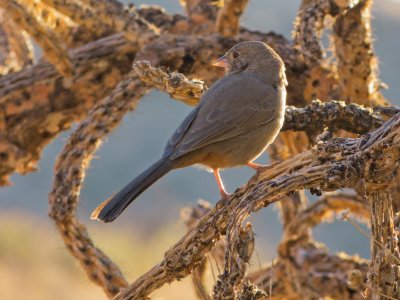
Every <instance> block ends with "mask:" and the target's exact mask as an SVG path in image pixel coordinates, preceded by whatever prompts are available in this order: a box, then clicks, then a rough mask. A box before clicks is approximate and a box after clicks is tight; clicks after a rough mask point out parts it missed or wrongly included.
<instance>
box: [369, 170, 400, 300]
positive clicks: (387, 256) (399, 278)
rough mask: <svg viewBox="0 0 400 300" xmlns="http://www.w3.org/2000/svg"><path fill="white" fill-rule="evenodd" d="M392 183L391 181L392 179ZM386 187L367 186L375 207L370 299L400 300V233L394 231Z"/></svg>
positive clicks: (391, 210) (372, 227) (392, 214)
mask: <svg viewBox="0 0 400 300" xmlns="http://www.w3.org/2000/svg"><path fill="white" fill-rule="evenodd" d="M388 181H390V177H389V178H388ZM385 185H386V187H387V184H385V183H383V184H382V183H377V184H375V183H369V184H367V199H368V202H369V204H370V205H371V211H372V214H371V231H372V236H371V264H370V268H369V272H368V282H367V297H368V299H373V300H377V299H382V298H387V299H400V273H399V269H400V251H399V250H400V249H399V238H400V232H398V231H397V230H396V229H395V227H394V222H393V221H394V213H393V205H392V196H391V194H390V193H389V191H388V190H387V189H386V188H385Z"/></svg>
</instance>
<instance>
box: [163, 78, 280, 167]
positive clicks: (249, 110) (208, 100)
mask: <svg viewBox="0 0 400 300" xmlns="http://www.w3.org/2000/svg"><path fill="white" fill-rule="evenodd" d="M227 77H229V75H228V76H226V77H224V79H225V78H226V79H225V80H222V81H221V82H219V83H218V84H216V87H215V88H214V89H213V86H212V87H211V88H210V89H209V90H208V91H207V93H206V94H205V95H204V96H203V98H202V100H201V102H200V104H199V106H198V108H197V111H196V112H194V111H193V112H192V113H191V114H190V115H189V116H188V117H187V118H186V119H185V121H184V122H183V123H182V125H181V126H180V128H178V130H177V132H180V135H179V139H177V138H176V137H178V135H177V133H175V134H174V136H175V138H174V136H173V138H171V140H172V142H171V144H169V145H170V146H169V147H168V146H167V148H168V149H169V155H171V158H172V159H174V158H177V157H179V156H182V155H184V154H186V153H189V152H191V151H194V150H197V149H200V148H202V147H205V146H207V145H210V144H213V143H216V142H220V141H223V140H227V139H230V138H232V137H235V136H238V135H240V134H243V133H245V132H248V131H250V130H252V129H255V128H257V127H259V126H261V125H263V124H268V123H270V122H272V121H273V120H275V118H276V116H277V113H276V109H277V105H276V104H277V97H278V95H277V91H276V90H275V89H274V88H273V87H272V86H268V85H266V84H264V83H262V82H260V81H259V80H257V79H256V78H253V77H249V76H237V75H236V76H232V77H231V78H227ZM173 143H174V145H173Z"/></svg>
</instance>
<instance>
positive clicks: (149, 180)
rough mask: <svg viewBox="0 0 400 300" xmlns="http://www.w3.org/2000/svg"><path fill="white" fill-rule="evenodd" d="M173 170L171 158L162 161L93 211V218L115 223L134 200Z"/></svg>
mask: <svg viewBox="0 0 400 300" xmlns="http://www.w3.org/2000/svg"><path fill="white" fill-rule="evenodd" d="M171 170H172V164H171V161H170V160H169V158H162V159H160V160H159V161H157V162H156V163H155V164H153V165H152V166H151V167H150V168H148V169H147V170H146V171H144V172H143V173H142V174H140V175H139V176H137V177H136V178H135V179H133V180H132V181H131V182H130V183H128V184H127V185H126V186H125V187H124V188H123V189H122V190H120V191H119V192H118V193H117V194H116V195H115V196H113V197H110V198H108V199H107V200H105V201H104V202H103V203H101V204H100V205H99V206H98V207H97V208H96V209H95V210H94V211H93V213H92V216H91V218H92V219H97V220H101V221H104V222H112V221H114V220H115V219H116V218H117V217H118V216H119V215H120V214H121V213H122V212H123V211H124V209H125V208H126V207H127V206H128V205H129V204H130V203H131V202H132V201H133V200H135V199H136V198H137V197H138V196H139V195H140V194H141V193H143V192H144V191H145V190H147V189H148V188H149V187H150V186H151V185H152V184H153V183H154V182H156V181H157V180H158V179H160V178H161V177H162V176H164V175H165V174H167V173H168V172H169V171H171Z"/></svg>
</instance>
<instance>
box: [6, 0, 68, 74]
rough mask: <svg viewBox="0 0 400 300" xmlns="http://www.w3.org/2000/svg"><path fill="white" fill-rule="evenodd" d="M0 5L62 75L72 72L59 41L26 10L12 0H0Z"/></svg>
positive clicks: (66, 55)
mask: <svg viewBox="0 0 400 300" xmlns="http://www.w3.org/2000/svg"><path fill="white" fill-rule="evenodd" d="M0 6H1V7H2V8H3V9H4V11H5V12H6V13H7V16H9V17H10V18H12V20H13V21H14V23H15V24H17V25H18V26H20V27H21V29H22V30H25V31H27V32H28V33H29V34H30V35H31V36H32V37H33V38H34V39H35V41H36V43H38V45H39V46H40V47H41V48H42V49H43V52H44V55H45V56H46V58H47V59H48V60H49V61H50V62H51V63H53V64H54V66H55V67H56V69H57V70H58V71H59V72H60V73H61V74H62V75H64V76H67V77H69V76H71V75H72V74H73V65H72V62H71V59H70V58H69V56H68V54H67V52H66V50H65V49H64V48H63V47H62V43H61V41H59V40H58V39H57V37H56V36H55V35H54V34H53V33H52V32H50V31H48V30H47V29H46V28H44V27H43V26H42V25H40V23H39V22H38V21H37V20H36V19H35V18H34V17H32V16H31V15H30V14H29V13H28V11H27V10H26V9H25V8H24V7H23V6H21V5H20V4H18V3H17V2H15V1H14V0H1V1H0Z"/></svg>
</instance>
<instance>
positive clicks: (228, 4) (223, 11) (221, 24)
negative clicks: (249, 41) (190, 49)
mask: <svg viewBox="0 0 400 300" xmlns="http://www.w3.org/2000/svg"><path fill="white" fill-rule="evenodd" d="M248 2H249V1H248V0H224V1H223V6H222V8H220V9H219V11H218V14H217V21H216V22H217V23H216V27H217V31H218V33H219V34H220V35H222V36H230V37H234V36H235V35H236V34H237V33H238V32H239V27H240V22H239V19H240V16H241V15H242V14H243V13H244V10H245V9H246V6H247V3H248Z"/></svg>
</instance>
